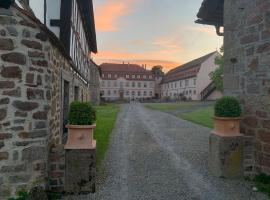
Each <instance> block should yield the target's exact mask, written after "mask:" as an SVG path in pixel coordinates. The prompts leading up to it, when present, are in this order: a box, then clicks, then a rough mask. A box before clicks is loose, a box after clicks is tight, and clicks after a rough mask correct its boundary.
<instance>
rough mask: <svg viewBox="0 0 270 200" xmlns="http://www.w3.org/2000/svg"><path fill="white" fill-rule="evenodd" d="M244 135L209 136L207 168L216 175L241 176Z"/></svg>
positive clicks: (242, 172)
mask: <svg viewBox="0 0 270 200" xmlns="http://www.w3.org/2000/svg"><path fill="white" fill-rule="evenodd" d="M243 149H244V136H242V135H239V136H230V137H226V136H220V135H216V134H213V133H212V134H211V135H210V138H209V169H210V172H211V173H212V174H213V175H214V176H217V177H224V178H241V177H243V174H244V170H243Z"/></svg>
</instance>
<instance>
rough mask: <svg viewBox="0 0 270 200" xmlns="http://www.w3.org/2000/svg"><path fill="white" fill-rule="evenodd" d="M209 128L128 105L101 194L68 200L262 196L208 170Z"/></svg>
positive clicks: (252, 199) (259, 199)
mask: <svg viewBox="0 0 270 200" xmlns="http://www.w3.org/2000/svg"><path fill="white" fill-rule="evenodd" d="M209 133H210V129H208V128H204V127H202V126H199V125H196V124H193V123H190V122H187V121H184V120H181V119H179V118H177V117H175V116H173V115H170V114H167V113H162V112H159V111H153V110H149V109H146V108H144V107H143V106H142V105H141V104H139V103H131V104H125V105H123V106H122V109H121V111H120V113H119V115H118V119H117V122H116V126H115V129H114V130H113V133H112V135H111V141H110V146H109V149H108V151H107V154H106V157H105V160H104V163H103V167H104V169H103V170H101V172H100V174H99V184H98V187H97V192H96V193H95V194H89V195H79V196H69V197H66V198H65V199H66V200H88V199H89V200H91V199H100V200H101V199H102V200H264V199H268V198H267V197H266V196H265V195H263V194H260V193H256V192H253V191H252V185H250V184H249V183H247V182H245V181H243V180H226V179H221V178H215V177H213V176H211V175H210V174H209V172H208V169H207V168H208V167H207V162H208V161H207V160H208V136H209Z"/></svg>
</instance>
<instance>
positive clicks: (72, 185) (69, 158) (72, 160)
mask: <svg viewBox="0 0 270 200" xmlns="http://www.w3.org/2000/svg"><path fill="white" fill-rule="evenodd" d="M95 182H96V150H95V149H87V150H77V149H75V150H66V174H65V191H66V192H68V193H90V192H92V193H93V192H95Z"/></svg>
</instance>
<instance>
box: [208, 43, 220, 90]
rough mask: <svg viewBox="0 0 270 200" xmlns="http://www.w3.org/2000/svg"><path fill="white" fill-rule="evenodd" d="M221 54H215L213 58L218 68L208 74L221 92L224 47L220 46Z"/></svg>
mask: <svg viewBox="0 0 270 200" xmlns="http://www.w3.org/2000/svg"><path fill="white" fill-rule="evenodd" d="M220 53H221V55H219V56H217V57H216V59H215V64H216V65H218V68H217V69H216V70H215V71H213V72H211V73H210V74H209V76H210V78H211V80H212V81H213V82H214V85H215V87H216V88H217V90H219V91H221V92H223V70H224V48H223V46H222V47H221V48H220Z"/></svg>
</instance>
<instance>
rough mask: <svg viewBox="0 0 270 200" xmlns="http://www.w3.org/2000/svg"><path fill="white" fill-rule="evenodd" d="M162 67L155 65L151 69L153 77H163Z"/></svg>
mask: <svg viewBox="0 0 270 200" xmlns="http://www.w3.org/2000/svg"><path fill="white" fill-rule="evenodd" d="M162 69H163V67H162V66H161V65H157V66H154V67H152V70H151V71H152V73H153V74H155V75H163V74H164V72H163V71H162Z"/></svg>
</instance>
